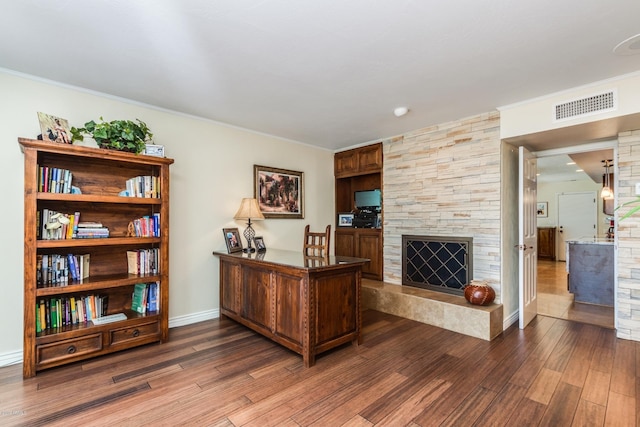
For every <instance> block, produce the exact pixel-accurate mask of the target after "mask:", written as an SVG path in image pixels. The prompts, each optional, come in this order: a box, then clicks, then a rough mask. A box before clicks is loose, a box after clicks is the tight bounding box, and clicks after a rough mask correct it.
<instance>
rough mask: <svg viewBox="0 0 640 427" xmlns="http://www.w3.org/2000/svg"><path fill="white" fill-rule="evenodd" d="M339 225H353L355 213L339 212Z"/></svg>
mask: <svg viewBox="0 0 640 427" xmlns="http://www.w3.org/2000/svg"><path fill="white" fill-rule="evenodd" d="M338 227H353V214H352V213H339V214H338Z"/></svg>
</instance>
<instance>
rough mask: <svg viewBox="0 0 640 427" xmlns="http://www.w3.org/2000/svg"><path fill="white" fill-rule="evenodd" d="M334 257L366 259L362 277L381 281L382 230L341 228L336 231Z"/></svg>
mask: <svg viewBox="0 0 640 427" xmlns="http://www.w3.org/2000/svg"><path fill="white" fill-rule="evenodd" d="M335 240H336V243H335V250H336V255H342V256H351V257H356V258H367V259H369V262H368V263H366V264H364V265H363V266H362V275H363V276H364V277H367V278H369V279H374V280H382V229H380V228H351V227H342V228H338V229H337V230H336V239H335Z"/></svg>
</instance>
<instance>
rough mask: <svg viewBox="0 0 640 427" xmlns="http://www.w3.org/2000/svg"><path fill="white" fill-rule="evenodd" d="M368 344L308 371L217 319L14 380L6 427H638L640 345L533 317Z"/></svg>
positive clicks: (3, 416) (388, 331)
mask: <svg viewBox="0 0 640 427" xmlns="http://www.w3.org/2000/svg"><path fill="white" fill-rule="evenodd" d="M363 323H364V331H363V344H362V345H360V346H357V347H356V346H352V345H350V344H347V345H345V346H342V347H339V348H337V349H335V350H332V351H330V352H328V353H325V354H322V355H320V356H319V357H318V358H317V362H316V365H315V366H313V367H311V368H308V369H305V368H304V367H303V364H302V358H301V357H300V356H298V355H296V354H294V353H292V352H290V351H288V350H286V349H284V348H283V347H281V346H279V345H277V344H275V343H272V342H271V341H269V340H267V339H265V338H263V337H262V336H260V335H258V334H255V333H253V332H251V331H250V330H248V329H246V328H244V327H243V326H240V325H238V324H236V323H235V322H233V321H231V320H229V319H226V318H223V319H215V320H211V321H206V322H201V323H197V324H193V325H189V326H183V327H178V328H173V329H171V330H170V341H169V342H168V343H165V344H162V345H149V346H145V347H141V348H136V349H131V350H127V351H125V352H122V353H116V354H112V355H108V356H103V357H101V358H97V359H94V360H91V361H87V362H85V363H78V364H74V365H69V366H64V367H60V368H55V369H52V370H48V371H44V372H41V373H39V374H38V375H37V376H36V377H35V378H30V379H27V380H23V379H22V367H21V366H20V365H14V366H9V367H4V368H1V369H0V425H3V426H12V425H28V426H43V425H47V426H76V425H83V426H94V425H95V426H105V425H109V426H146V425H154V426H156V425H163V426H175V425H188V426H270V425H273V426H276V425H277V426H413V427H417V426H471V425H473V426H537V425H539V426H571V425H573V426H587V425H589V426H605V425H606V426H609V425H617V426H618V425H619V426H634V425H637V423H638V422H639V421H640V417H639V413H640V411H638V408H639V406H638V405H639V400H638V399H639V395H638V391H637V390H638V389H639V388H640V378H639V376H638V370H640V343H636V342H632V341H625V340H620V339H617V338H616V337H615V331H613V330H611V329H606V328H602V327H598V326H593V325H588V324H584V323H576V322H570V321H567V320H563V319H555V318H551V317H546V316H538V317H537V318H536V319H534V320H533V322H532V324H531V325H530V326H528V327H527V328H526V329H524V330H519V329H518V328H517V327H515V326H514V327H511V328H509V329H508V330H507V331H505V332H504V333H503V334H502V335H500V336H499V337H498V338H496V339H494V340H493V341H490V342H489V341H484V340H480V339H477V338H472V337H468V336H465V335H461V334H457V333H455V332H450V331H447V330H444V329H440V328H437V327H434V326H430V325H426V324H423V323H419V322H415V321H412V320H408V319H403V318H399V317H395V316H392V315H388V314H384V313H380V312H376V311H371V310H368V311H365V312H364V313H363Z"/></svg>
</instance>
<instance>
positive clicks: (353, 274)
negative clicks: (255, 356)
mask: <svg viewBox="0 0 640 427" xmlns="http://www.w3.org/2000/svg"><path fill="white" fill-rule="evenodd" d="M213 254H214V255H216V256H218V257H219V258H220V313H221V314H222V315H225V316H227V317H229V318H231V319H233V320H235V321H237V322H239V323H241V324H243V325H245V326H247V327H248V328H251V329H253V330H254V331H256V332H258V333H260V334H262V335H264V336H266V337H267V338H270V339H271V340H273V341H275V342H277V343H278V344H281V345H283V346H285V347H286V348H288V349H290V350H292V351H294V352H296V353H298V354H301V355H302V358H303V361H304V365H305V366H306V367H310V366H313V364H314V363H315V357H316V355H317V354H319V353H322V352H324V351H326V350H329V349H331V348H334V347H337V346H339V345H342V344H344V343H348V342H352V343H354V344H359V343H360V342H361V330H362V320H361V303H360V301H361V297H360V295H361V276H362V265H363V264H364V263H365V262H366V261H367V260H366V259H359V258H349V257H333V256H331V257H327V258H324V260H323V259H318V258H317V257H313V258H310V257H306V256H304V255H303V253H302V252H296V251H284V250H278V249H268V250H267V251H266V252H262V253H258V254H246V253H240V252H236V253H232V254H228V253H226V252H219V251H215V252H214V253H213Z"/></svg>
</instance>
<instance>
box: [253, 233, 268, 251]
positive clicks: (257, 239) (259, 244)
mask: <svg viewBox="0 0 640 427" xmlns="http://www.w3.org/2000/svg"><path fill="white" fill-rule="evenodd" d="M253 243H255V244H256V250H257V251H258V252H264V251H266V250H267V246H266V245H265V244H264V239H263V238H262V236H256V237H254V238H253Z"/></svg>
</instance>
